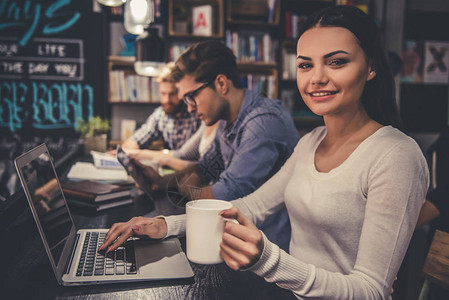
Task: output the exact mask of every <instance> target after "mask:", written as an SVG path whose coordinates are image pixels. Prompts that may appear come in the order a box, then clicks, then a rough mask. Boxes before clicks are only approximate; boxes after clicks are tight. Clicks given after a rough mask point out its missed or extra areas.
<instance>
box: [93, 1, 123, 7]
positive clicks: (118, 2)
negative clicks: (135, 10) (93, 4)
mask: <svg viewBox="0 0 449 300" xmlns="http://www.w3.org/2000/svg"><path fill="white" fill-rule="evenodd" d="M97 1H98V3H100V4H103V5H105V6H120V5H122V4H123V3H125V2H126V0H97Z"/></svg>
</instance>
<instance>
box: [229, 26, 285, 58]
mask: <svg viewBox="0 0 449 300" xmlns="http://www.w3.org/2000/svg"><path fill="white" fill-rule="evenodd" d="M275 45H276V43H275V42H274V41H273V40H272V39H271V37H270V35H269V34H267V33H265V34H261V35H257V34H241V33H238V32H235V31H230V30H226V46H227V47H228V48H229V49H231V50H232V52H233V53H234V55H235V56H236V58H237V60H238V61H242V62H246V61H260V62H274V61H275V48H276V47H275Z"/></svg>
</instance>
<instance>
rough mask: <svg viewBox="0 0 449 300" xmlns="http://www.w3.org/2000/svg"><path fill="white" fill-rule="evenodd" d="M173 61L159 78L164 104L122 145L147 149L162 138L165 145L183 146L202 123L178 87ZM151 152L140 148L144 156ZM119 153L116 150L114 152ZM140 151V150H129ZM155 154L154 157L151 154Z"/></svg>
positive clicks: (173, 147)
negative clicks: (173, 78) (190, 110)
mask: <svg viewBox="0 0 449 300" xmlns="http://www.w3.org/2000/svg"><path fill="white" fill-rule="evenodd" d="M173 67H174V65H173V63H171V64H167V66H166V67H165V68H164V71H163V72H162V74H161V75H160V76H159V77H158V78H157V80H158V82H159V95H160V101H161V106H160V107H158V108H156V109H155V110H154V112H153V113H152V114H151V115H150V116H149V117H148V119H147V120H146V121H145V123H144V124H143V125H142V126H141V127H140V128H139V129H138V130H136V132H135V133H134V134H133V135H132V136H131V137H130V138H128V139H127V140H126V141H124V142H123V143H122V145H121V146H122V148H126V149H128V150H129V149H145V148H147V147H148V146H149V145H150V144H151V143H152V142H153V141H156V140H160V139H162V140H163V141H164V148H168V149H171V150H177V149H179V148H180V147H181V146H182V145H183V144H184V143H185V142H186V141H187V140H188V139H189V138H190V137H191V136H192V135H193V134H194V133H195V132H196V131H197V130H198V128H199V127H200V126H201V120H200V119H198V118H197V117H196V116H195V115H193V114H190V113H189V112H188V111H187V107H186V105H185V104H184V103H183V101H182V98H179V97H178V90H177V88H176V86H175V83H174V82H173V80H172V79H171V77H170V73H171V71H172V68H173ZM145 151H148V152H149V153H148V155H150V154H151V151H150V150H139V153H140V152H142V153H140V155H141V156H144V155H145ZM112 152H115V151H112ZM128 152H129V153H131V152H132V153H136V151H128ZM150 157H151V156H150Z"/></svg>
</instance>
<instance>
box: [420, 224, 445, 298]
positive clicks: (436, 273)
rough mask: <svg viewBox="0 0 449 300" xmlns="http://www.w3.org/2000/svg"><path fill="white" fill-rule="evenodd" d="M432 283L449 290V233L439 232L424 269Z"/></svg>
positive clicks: (434, 239)
mask: <svg viewBox="0 0 449 300" xmlns="http://www.w3.org/2000/svg"><path fill="white" fill-rule="evenodd" d="M423 274H424V276H425V277H426V278H428V279H429V280H430V281H431V282H432V283H434V284H436V285H439V286H441V287H443V288H446V289H449V233H446V232H443V231H439V230H437V231H436V232H435V235H434V237H433V240H432V244H431V245H430V249H429V253H428V254H427V258H426V261H425V263H424V267H423Z"/></svg>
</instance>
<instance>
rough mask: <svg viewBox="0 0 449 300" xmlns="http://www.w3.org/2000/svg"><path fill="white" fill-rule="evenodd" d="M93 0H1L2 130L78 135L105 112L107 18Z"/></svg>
mask: <svg viewBox="0 0 449 300" xmlns="http://www.w3.org/2000/svg"><path fill="white" fill-rule="evenodd" d="M94 4H95V3H94V1H93V0H26V1H25V0H0V132H1V133H2V134H12V133H17V134H19V135H20V136H24V137H27V136H28V137H33V136H61V135H64V136H74V135H76V132H75V129H76V127H77V121H78V119H88V118H89V117H91V116H94V115H100V116H104V115H105V107H106V104H105V103H106V100H105V99H106V97H105V88H104V87H105V78H106V75H105V66H106V56H105V46H104V45H106V43H105V30H104V28H105V26H104V24H105V21H104V18H103V16H102V14H101V13H97V12H94V11H93V9H94Z"/></svg>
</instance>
